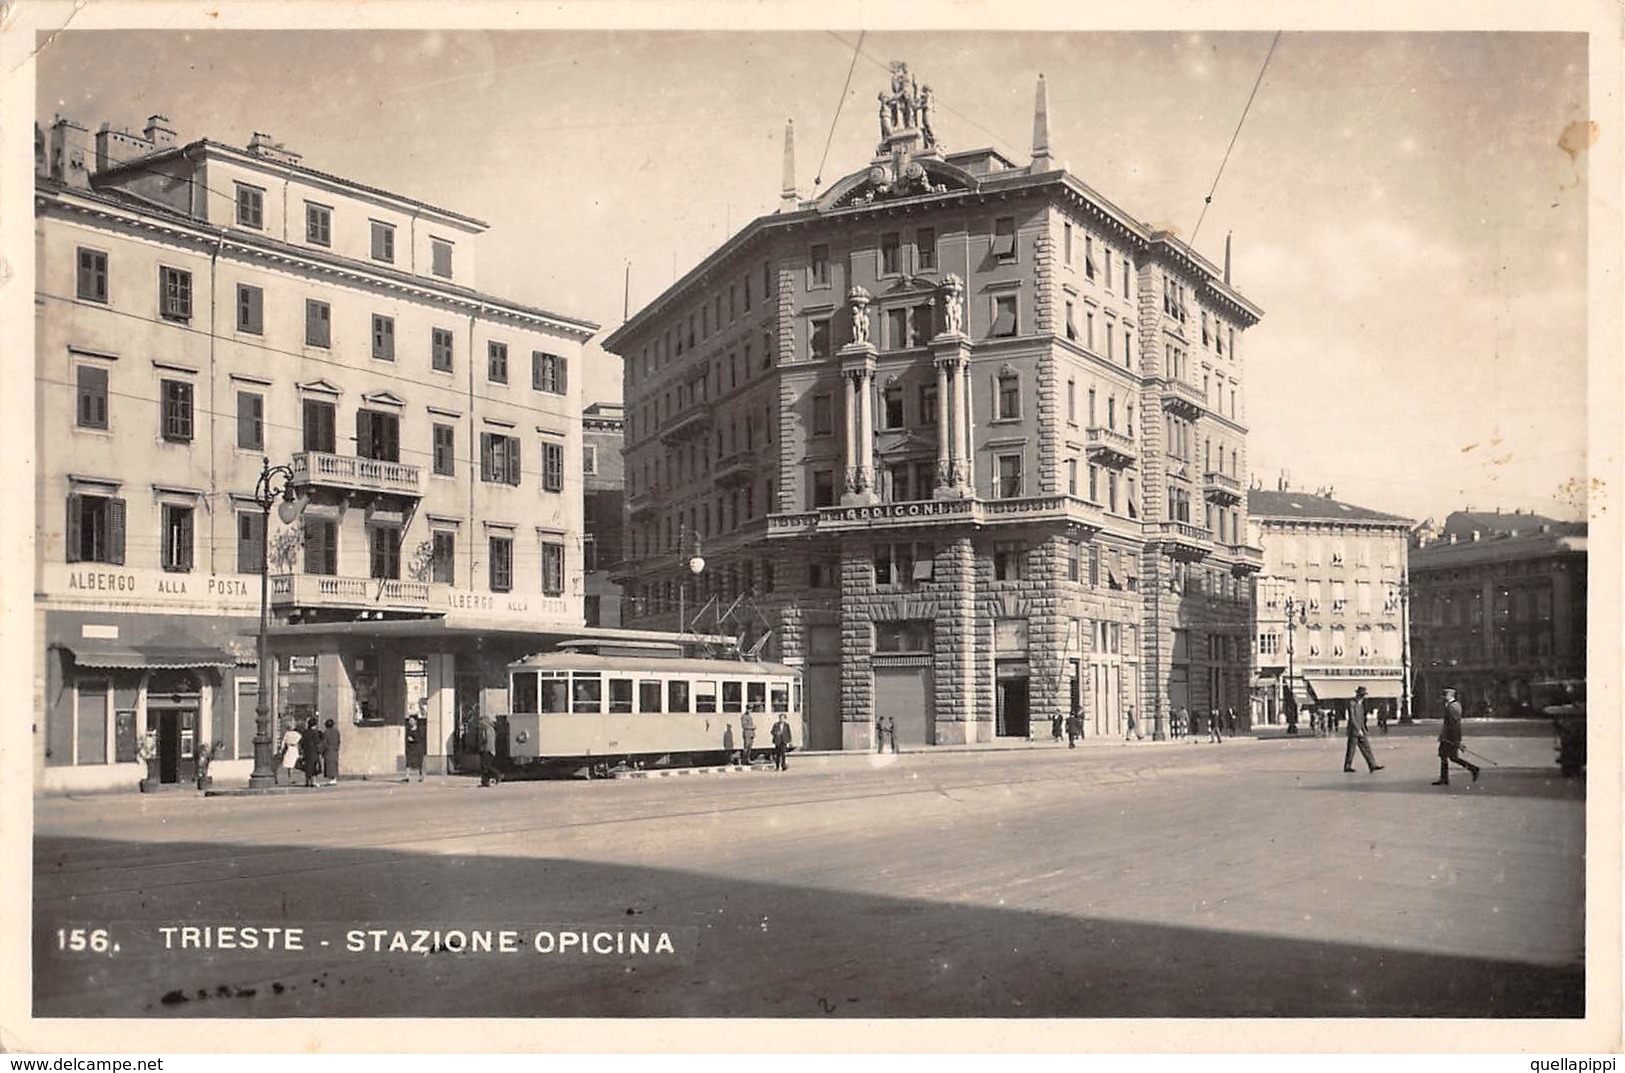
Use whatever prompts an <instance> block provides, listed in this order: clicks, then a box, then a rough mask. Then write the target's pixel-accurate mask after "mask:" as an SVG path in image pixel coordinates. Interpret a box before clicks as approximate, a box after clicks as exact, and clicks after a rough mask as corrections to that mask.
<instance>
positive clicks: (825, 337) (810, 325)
mask: <svg viewBox="0 0 1625 1073" xmlns="http://www.w3.org/2000/svg"><path fill="white" fill-rule="evenodd" d="M807 357H808V358H809V359H811V360H813V361H823V360H824V359H825V358H828V357H829V318H828V317H821V318H819V319H817V320H810V321H808V322H807Z"/></svg>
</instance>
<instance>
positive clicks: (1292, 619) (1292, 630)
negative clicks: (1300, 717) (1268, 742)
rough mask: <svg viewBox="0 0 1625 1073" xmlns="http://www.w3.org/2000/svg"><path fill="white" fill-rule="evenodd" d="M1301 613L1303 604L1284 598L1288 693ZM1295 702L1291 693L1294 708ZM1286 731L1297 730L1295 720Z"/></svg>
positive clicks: (1292, 675) (1292, 673)
mask: <svg viewBox="0 0 1625 1073" xmlns="http://www.w3.org/2000/svg"><path fill="white" fill-rule="evenodd" d="M1303 614H1304V607H1303V605H1302V604H1300V603H1299V602H1298V601H1297V600H1296V599H1295V598H1293V597H1291V596H1288V597H1287V598H1286V688H1287V691H1288V692H1289V693H1290V692H1291V690H1292V679H1293V678H1295V677H1297V668H1296V666H1295V665H1294V662H1293V660H1294V656H1295V654H1296V649H1297V644H1296V639H1297V635H1298V619H1299V616H1301V615H1303ZM1297 702H1298V699H1297V695H1296V694H1292V703H1293V707H1294V708H1296V706H1297ZM1286 732H1287V733H1288V734H1296V733H1297V732H1298V724H1297V722H1296V721H1295V720H1294V721H1292V722H1290V723H1288V724H1287V728H1286Z"/></svg>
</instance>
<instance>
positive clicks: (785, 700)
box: [773, 685, 790, 712]
mask: <svg viewBox="0 0 1625 1073" xmlns="http://www.w3.org/2000/svg"><path fill="white" fill-rule="evenodd" d="M773 710H774V711H776V712H787V711H789V710H790V687H789V686H778V685H776V686H774V687H773Z"/></svg>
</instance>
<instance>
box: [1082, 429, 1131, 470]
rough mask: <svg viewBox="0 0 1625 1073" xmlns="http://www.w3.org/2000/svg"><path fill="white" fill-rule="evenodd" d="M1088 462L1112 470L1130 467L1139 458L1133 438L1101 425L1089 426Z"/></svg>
mask: <svg viewBox="0 0 1625 1073" xmlns="http://www.w3.org/2000/svg"><path fill="white" fill-rule="evenodd" d="M1088 436H1089V444H1088V452H1089V460H1090V461H1091V462H1098V463H1099V464H1100V465H1102V466H1110V467H1111V468H1112V469H1122V468H1123V467H1124V466H1132V465H1133V464H1134V463H1135V461H1136V460H1137V459H1138V458H1139V450H1138V448H1137V447H1136V446H1135V443H1134V437H1132V436H1127V435H1124V434H1123V433H1121V432H1118V431H1117V430H1116V429H1112V428H1106V427H1104V426H1102V425H1090V426H1089V430H1088Z"/></svg>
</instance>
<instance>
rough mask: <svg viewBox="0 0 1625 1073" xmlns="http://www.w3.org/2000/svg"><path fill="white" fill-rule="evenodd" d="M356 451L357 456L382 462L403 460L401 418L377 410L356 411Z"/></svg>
mask: <svg viewBox="0 0 1625 1073" xmlns="http://www.w3.org/2000/svg"><path fill="white" fill-rule="evenodd" d="M355 453H356V457H357V458H372V459H376V460H378V461H380V462H399V461H400V460H401V419H400V418H399V417H396V416H395V415H394V414H386V413H380V412H379V411H377V410H357V411H356V413H355Z"/></svg>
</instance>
